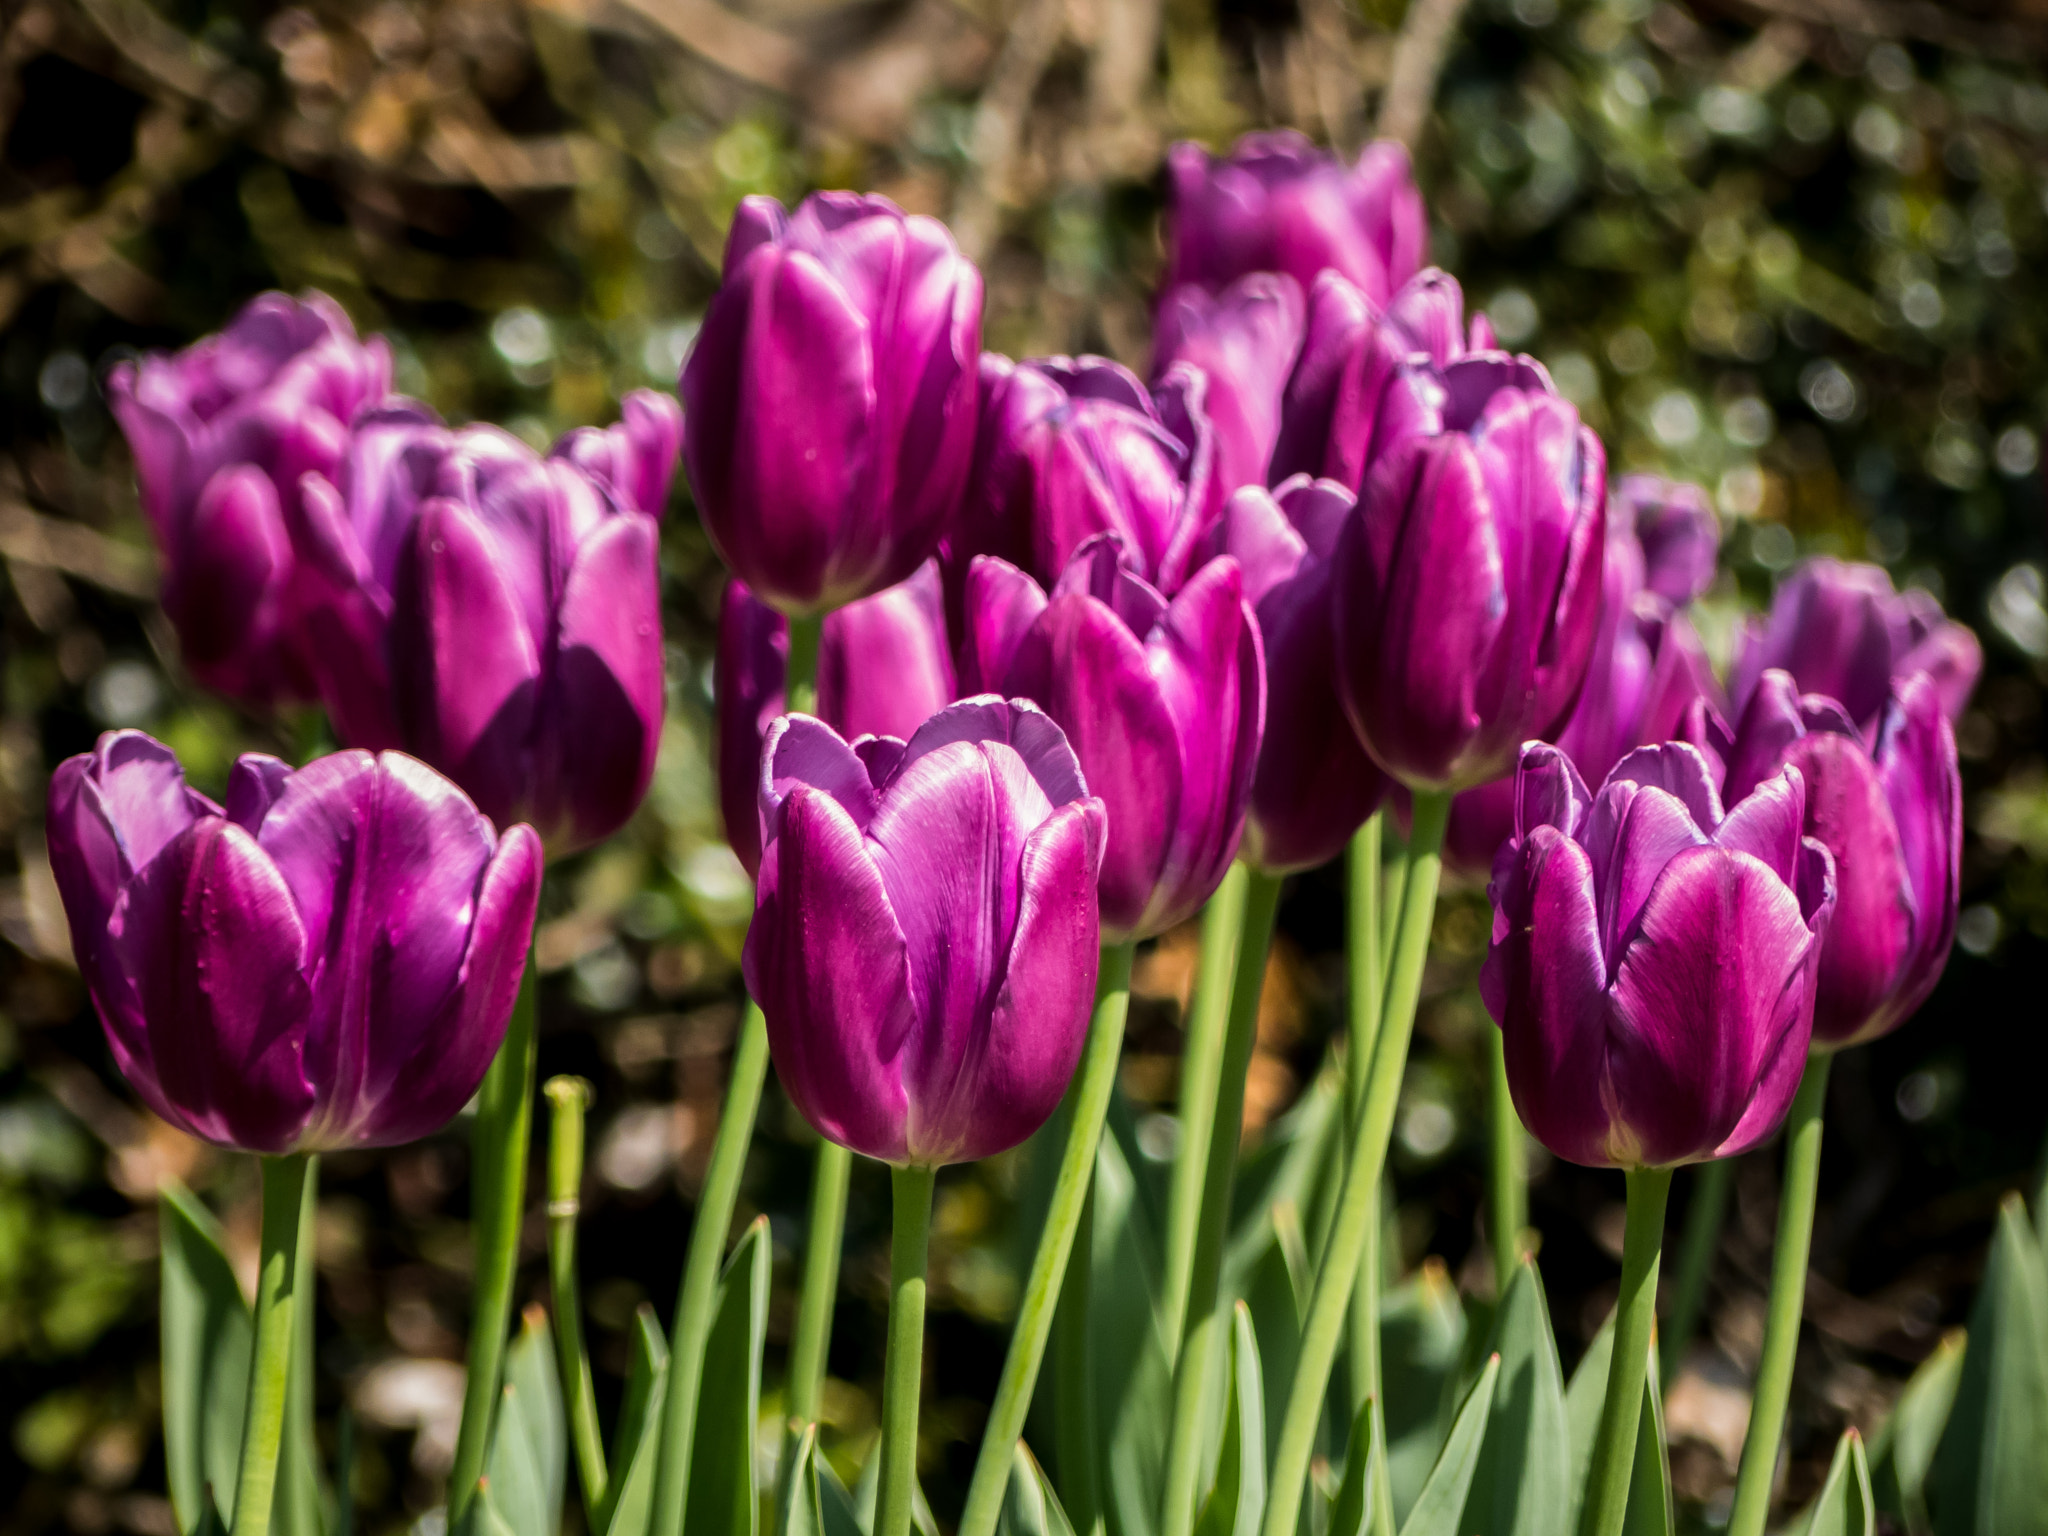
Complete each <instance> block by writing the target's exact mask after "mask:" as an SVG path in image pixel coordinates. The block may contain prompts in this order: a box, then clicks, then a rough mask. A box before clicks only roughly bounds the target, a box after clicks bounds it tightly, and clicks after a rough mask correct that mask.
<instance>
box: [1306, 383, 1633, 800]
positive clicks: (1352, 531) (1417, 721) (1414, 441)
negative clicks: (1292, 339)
mask: <svg viewBox="0 0 2048 1536" xmlns="http://www.w3.org/2000/svg"><path fill="white" fill-rule="evenodd" d="M1439 377H1440V379H1441V387H1440V391H1439V398H1438V400H1437V402H1436V403H1435V404H1434V405H1433V406H1432V407H1431V410H1430V412H1429V413H1428V414H1427V415H1426V416H1425V417H1424V418H1423V419H1422V420H1421V421H1420V422H1419V423H1418V428H1419V429H1418V430H1417V431H1415V432H1413V433H1410V434H1407V435H1404V436H1403V437H1401V438H1400V440H1399V441H1398V442H1396V443H1395V444H1394V445H1393V446H1392V447H1391V448H1390V449H1389V450H1388V451H1387V453H1386V454H1384V455H1383V456H1381V457H1380V458H1379V460H1378V461H1377V462H1375V463H1374V464H1373V465H1372V467H1371V468H1370V469H1369V471H1368V472H1367V475H1366V481H1365V488H1364V490H1363V492H1362V493H1361V494H1360V496H1359V501H1358V509H1357V511H1356V512H1355V513H1354V514H1353V515H1352V517H1351V518H1350V519H1349V521H1347V522H1346V524H1345V527H1344V534H1343V538H1342V539H1341V541H1340V542H1339V545H1338V548H1337V554H1336V558H1335V561H1334V563H1333V569H1334V576H1333V580H1334V581H1335V583H1336V592H1337V599H1336V628H1337V651H1336V654H1337V676H1338V687H1339V689H1340V691H1341V693H1342V695H1343V698H1344V708H1345V711H1346V713H1347V714H1349V715H1350V717H1351V723H1352V725H1353V726H1354V727H1356V728H1357V730H1358V733H1359V735H1360V737H1361V738H1362V739H1363V740H1364V742H1365V744H1366V749H1367V750H1368V751H1370V752H1371V753H1372V755H1373V757H1374V758H1375V759H1377V760H1378V762H1379V763H1380V765H1381V766H1382V767H1383V768H1385V769H1386V770H1387V771H1388V772H1389V773H1391V774H1392V775H1393V776H1394V777H1395V778H1397V779H1399V780H1400V781H1401V782H1403V783H1404V784H1406V785H1408V786H1409V787H1410V788H1412V789H1438V790H1442V789H1451V790H1457V789H1469V788H1471V787H1472V786H1473V785H1475V784H1483V783H1485V782H1486V781H1487V780H1488V779H1493V778H1498V777H1499V776H1500V775H1501V774H1502V773H1504V772H1506V771H1507V769H1508V766H1509V765H1510V764H1511V763H1513V762H1514V760H1515V752H1516V749H1517V747H1518V746H1519V745H1520V744H1521V743H1522V742H1524V741H1527V740H1529V739H1531V738H1532V737H1540V736H1545V735H1548V734H1549V733H1550V732H1552V731H1554V730H1555V729H1556V728H1557V727H1558V725H1559V724H1560V723H1561V721H1562V720H1563V718H1564V716H1565V715H1566V713H1567V712H1568V711H1569V710H1570V709H1571V707H1572V705H1573V704H1574V703H1575V702H1576V700H1577V698H1578V694H1579V688H1580V685H1581V683H1582V682H1583V681H1584V679H1585V675H1586V667H1587V664H1588V662H1589V660H1590V659H1591V656H1592V652H1593V645H1594V641H1595V639H1596V638H1597V634H1598V625H1599V614H1600V598H1601V569H1602V564H1603V561H1602V558H1601V555H1602V545H1603V543H1604V540H1605V528H1606V511H1605V502H1606V456H1605V453H1604V452H1603V450H1602V448H1601V446H1600V440H1599V438H1597V437H1595V436H1594V435H1593V433H1592V432H1590V431H1589V430H1587V429H1586V428H1585V427H1583V426H1581V425H1580V423H1579V413H1578V412H1577V411H1576V410H1574V409H1573V408H1572V406H1571V404H1570V402H1568V401H1566V400H1565V399H1564V398H1563V397H1562V396H1561V395H1559V394H1558V393H1557V392H1556V391H1555V390H1554V389H1552V388H1551V385H1550V378H1549V375H1548V374H1546V373H1545V372H1544V371H1543V369H1542V367H1541V365H1540V364H1537V363H1535V362H1533V361H1531V360H1529V359H1527V358H1521V359H1516V358H1509V357H1506V356H1503V355H1501V354H1499V353H1487V354H1481V355H1478V356H1474V357H1468V358H1466V359H1464V360H1463V361H1460V362H1455V363H1452V364H1451V365H1450V366H1449V367H1448V368H1445V369H1443V370H1442V371H1441V374H1440V376H1439Z"/></svg>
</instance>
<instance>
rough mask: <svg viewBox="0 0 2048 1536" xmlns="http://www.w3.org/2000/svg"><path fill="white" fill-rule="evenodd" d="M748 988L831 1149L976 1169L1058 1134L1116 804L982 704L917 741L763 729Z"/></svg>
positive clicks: (933, 722)
mask: <svg viewBox="0 0 2048 1536" xmlns="http://www.w3.org/2000/svg"><path fill="white" fill-rule="evenodd" d="M760 816H761V837H762V855H761V879H760V885H759V895H758V905H757V907H756V909H755V914H754V925H753V928H752V929H751V930H750V931H749V932H748V934H747V947H746V955H745V970H746V977H747V990H748V991H749V992H750V993H751V994H752V995H753V996H754V997H755V998H757V999H758V1000H759V1001H760V1004H761V1011H762V1013H763V1014H764V1015H765V1016H766V1018H767V1023H768V1043H769V1048H770V1050H771V1052H772V1053H773V1055H774V1058H775V1075H776V1077H777V1079H778V1080H779V1081H780V1082H781V1083H782V1085H783V1087H784V1089H785V1090H786V1091H787V1092H788V1093H789V1096H790V1098H791V1099H793V1100H794V1101H795V1103H796V1106H797V1108H799V1109H800V1110H802V1111H803V1113H804V1117H805V1118H806V1119H808V1120H809V1121H810V1122H811V1124H812V1125H814V1126H816V1127H817V1129H818V1130H819V1132H820V1133H821V1134H823V1135H825V1136H828V1137H830V1138H831V1139H832V1140H833V1141H836V1142H838V1143H839V1144H840V1145H842V1146H846V1147H851V1148H852V1149H853V1150H854V1151H856V1152H862V1153H865V1154H867V1155H868V1156H869V1157H874V1158H880V1159H882V1160H883V1161H885V1162H890V1163H896V1164H899V1165H900V1164H927V1165H929V1164H936V1163H957V1162H970V1161H973V1160H974V1159H976V1158H982V1157H989V1156H992V1155H993V1154H995V1153H997V1152H1002V1151H1005V1150H1007V1149H1008V1148H1010V1147H1014V1146H1016V1145H1017V1144H1018V1143H1019V1142H1021V1141H1023V1140H1024V1139H1025V1138H1026V1137H1028V1136H1029V1135H1030V1134H1031V1133H1032V1132H1033V1131H1035V1130H1037V1129H1038V1127H1039V1126H1041V1125H1043V1124H1044V1123H1045V1120H1046V1118H1047V1117H1048V1116H1049V1115H1050V1114H1051V1113H1052V1111H1053V1108H1054V1106H1056V1105H1057V1104H1058V1103H1059V1101H1060V1095H1061V1094H1062V1093H1064V1092H1065V1091H1066V1086H1067V1079H1068V1078H1070V1077H1071V1076H1072V1075H1073V1072H1074V1066H1075V1064H1076V1063H1077V1062H1078V1061H1079V1060H1080V1056H1081V1045H1082V1042H1083V1040H1084V1039H1085V1038H1086V1035H1087V1031H1088V1017H1089V1012H1090V1009H1091V1006H1092V1004H1093V1001H1094V992H1095V970H1096V962H1097V955H1098V952H1099V951H1098V946H1099V941H1100V935H1099V933H1098V928H1097V918H1096V896H1095V887H1096V879H1097V875H1098V871H1099V869H1100V866H1101V862H1102V845H1103V835H1104V829H1103V810H1102V802H1101V801H1100V800H1097V799H1094V798H1092V797H1091V796H1090V795H1089V793H1088V788H1087V785H1086V784H1085V783H1084V782H1083V780H1082V777H1081V770H1080V766H1079V764H1078V763H1077V762H1076V761H1075V759H1074V753H1073V750H1072V749H1071V748H1070V747H1069V746H1068V745H1067V742H1066V738H1065V737H1064V736H1062V735H1061V734H1060V730H1059V727H1057V726H1056V725H1054V724H1053V723H1052V722H1051V721H1050V720H1048V719H1046V717H1045V716H1044V715H1042V714H1040V713H1039V712H1038V711H1037V710H1036V709H1033V708H1032V707H1031V706H1030V705H1028V704H1023V703H1005V702H1004V701H1003V700H1001V699H996V698H977V699H969V700H967V701H965V702H963V703H960V704H955V705H953V706H952V707H950V708H948V709H945V710H942V711H941V712H940V713H938V714H936V715H934V716H933V717H932V718H931V719H930V720H928V721H926V722H925V723H924V725H923V726H921V727H920V728H919V729H918V731H917V732H916V733H915V734H914V735H913V736H912V737H911V738H910V740H909V742H908V743H905V742H901V741H897V740H894V739H892V738H889V737H874V736H869V737H863V738H861V740H859V741H858V742H856V743H854V744H853V745H852V746H848V745H847V743H846V742H845V740H844V739H842V738H841V737H840V736H839V735H838V734H837V733H836V732H834V731H833V730H832V729H831V727H829V726H827V725H824V724H823V723H821V722H819V721H817V720H814V719H812V718H811V717H810V716H808V715H788V716H785V717H783V718H782V719H780V720H778V721H776V722H775V724H774V725H772V726H770V727H769V730H768V741H767V745H766V747H765V749H764V750H763V752H762V757H761V779H760Z"/></svg>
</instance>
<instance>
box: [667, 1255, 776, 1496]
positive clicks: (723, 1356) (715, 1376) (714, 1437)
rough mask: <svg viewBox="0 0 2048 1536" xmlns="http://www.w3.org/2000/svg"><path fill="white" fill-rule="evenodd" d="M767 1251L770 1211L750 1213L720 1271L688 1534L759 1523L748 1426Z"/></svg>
mask: <svg viewBox="0 0 2048 1536" xmlns="http://www.w3.org/2000/svg"><path fill="white" fill-rule="evenodd" d="M771 1258H772V1254H771V1252H770V1250H769V1245H768V1218H767V1217H765V1216H760V1217H756V1218H755V1220H754V1224H753V1225H752V1226H750V1227H748V1228H747V1232H746V1236H744V1237H742V1238H741V1239H740V1240H739V1243H738V1245H737V1246H736V1247H735V1248H734V1249H733V1253H732V1257H731V1258H730V1259H728V1260H727V1261H726V1265H725V1273H724V1274H722V1275H720V1276H719V1279H718V1295H717V1299H716V1301H715V1302H714V1303H713V1310H712V1314H711V1336H710V1340H709V1342H708V1343H707V1344H706V1345H705V1349H704V1377H703V1385H702V1386H701V1387H700V1388H699V1389H698V1390H699V1397H698V1403H697V1443H696V1444H695V1445H694V1446H693V1447H691V1455H690V1503H689V1507H688V1510H687V1511H686V1515H685V1525H684V1530H685V1531H686V1532H687V1533H688V1536H754V1532H755V1530H756V1528H757V1526H758V1525H759V1523H760V1495H759V1490H758V1489H757V1488H756V1487H755V1486H754V1431H755V1426H756V1424H757V1423H758V1422H759V1420H760V1417H761V1351H762V1349H763V1347H764V1346H765V1345H766V1344H767V1341H768V1281H769V1263H770V1260H771Z"/></svg>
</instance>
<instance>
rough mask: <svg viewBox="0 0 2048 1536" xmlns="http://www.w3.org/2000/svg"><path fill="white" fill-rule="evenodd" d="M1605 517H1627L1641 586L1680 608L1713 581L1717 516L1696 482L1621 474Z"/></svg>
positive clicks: (1718, 534)
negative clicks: (1638, 559)
mask: <svg viewBox="0 0 2048 1536" xmlns="http://www.w3.org/2000/svg"><path fill="white" fill-rule="evenodd" d="M1608 518H1609V520H1610V521H1613V522H1621V521H1625V523H1626V526H1627V528H1628V530H1629V534H1630V537H1631V538H1632V539H1633V541H1634V543H1635V546H1636V548H1637V549H1638V550H1639V551H1640V552H1641V560H1642V567H1643V570H1642V586H1643V589H1644V590H1645V591H1648V592H1653V593H1655V594H1656V595H1657V596H1658V597H1661V598H1663V599H1664V601H1665V602H1667V603H1670V604H1672V605H1673V606H1674V607H1681V608H1682V607H1684V606H1685V605H1686V604H1687V603H1689V602H1691V601H1692V600H1693V599H1694V598H1696V597H1698V596H1699V595H1700V594H1701V593H1703V592H1705V591H1706V590H1707V588H1708V587H1710V586H1712V585H1713V584H1714V571H1715V569H1716V565H1717V562H1718V561H1719V560H1720V558H1721V520H1720V519H1719V518H1717V517H1716V516H1715V515H1714V507H1713V503H1712V502H1710V501H1709V500H1708V499H1707V493H1706V492H1705V491H1703V490H1701V489H1700V488H1699V487H1698V486H1696V485H1692V484H1689V483H1687V482H1685V481H1683V480H1666V479H1665V478H1664V477H1663V476H1662V475H1647V474H1633V475H1623V476H1622V477H1621V483H1620V484H1619V485H1617V486H1615V488H1614V503H1613V505H1612V506H1611V507H1610V508H1609V509H1608ZM1658 739H1659V740H1662V739H1664V738H1662V737H1659V738H1658ZM1573 761H1575V762H1576V761H1577V759H1576V758H1574V759H1573Z"/></svg>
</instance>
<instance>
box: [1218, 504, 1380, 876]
mask: <svg viewBox="0 0 2048 1536" xmlns="http://www.w3.org/2000/svg"><path fill="white" fill-rule="evenodd" d="M1352 506H1353V501H1352V498H1351V493H1350V492H1349V491H1347V490H1345V489H1344V487H1343V486H1341V485H1338V484H1337V483H1336V482H1335V481H1331V480H1310V479H1309V478H1308V477H1307V476H1305V475H1297V476H1296V477H1295V478H1294V479H1292V480H1289V481H1288V482H1287V483H1286V484H1285V485H1283V486H1281V487H1280V488H1279V489H1278V490H1277V491H1273V492H1270V493H1269V492H1267V491H1266V490H1264V489H1263V488H1261V487H1258V486H1246V487H1245V488H1243V489H1242V490H1240V491H1238V492H1237V494H1236V495H1234V496H1232V497H1231V498H1230V502H1229V504H1228V505H1227V506H1226V507H1225V508H1224V512H1223V523H1222V526H1221V528H1220V529H1219V532H1220V534H1221V537H1220V539H1219V541H1218V542H1219V545H1220V547H1221V550H1222V552H1223V553H1226V554H1229V555H1231V556H1233V557H1235V559H1236V560H1237V563H1238V566H1239V568H1240V569H1242V571H1243V572H1244V595H1245V598H1246V600H1247V601H1249V602H1250V603H1252V605H1253V606H1254V608H1255V609H1256V611H1257V613H1258V618H1259V633H1260V637H1261V639H1262V640H1263V642H1264V646H1265V655H1266V731H1265V738H1264V740H1263V741H1262V742H1261V744H1260V746H1259V764H1258V769H1257V771H1256V772H1255V773H1254V775H1253V777H1252V796H1251V806H1250V810H1249V814H1248V815H1247V816H1246V817H1245V827H1244V849H1243V852H1244V857H1245V859H1246V861H1247V862H1248V863H1250V864H1253V865H1255V866H1256V867H1258V868H1260V869H1263V870H1267V871H1270V872H1273V873H1282V872H1285V871H1288V870H1295V869H1311V868H1313V867H1314V866H1316V865H1318V864H1322V863H1324V862H1326V861H1328V860H1329V859H1332V858H1334V857H1336V855H1337V854H1338V853H1340V852H1341V851H1343V848H1344V845H1345V843H1347V842H1348V841H1349V840H1350V838H1351V834H1352V833H1354V832H1356V831H1357V830H1358V829H1359V828H1360V827H1361V826H1363V825H1364V824H1365V819H1366V817H1368V816H1370V815H1371V814H1372V813H1373V811H1374V809H1375V808H1377V807H1378V805H1379V803H1380V801H1381V800H1382V799H1384V798H1385V796H1386V792H1387V778H1386V775H1385V774H1383V773H1382V772H1380V769H1379V765H1378V764H1376V763H1375V762H1373V760H1372V759H1371V758H1370V757H1368V756H1366V753H1365V748H1364V747H1362V746H1360V745H1359V742H1358V734H1357V732H1355V731H1353V730H1352V729H1351V723H1350V722H1349V721H1348V720H1346V719H1345V718H1344V709H1343V706H1342V705H1341V704H1340V703H1339V702H1338V699H1337V686H1336V678H1335V676H1334V674H1333V673H1332V670H1331V665H1330V660H1331V652H1332V650H1333V649H1334V647H1335V644H1336V641H1335V638H1334V635H1333V631H1332V628H1331V612H1330V557H1331V556H1332V555H1333V554H1334V553H1335V552H1336V548H1337V539H1338V536H1339V535H1340V534H1341V533H1342V532H1343V527H1344V520H1345V518H1346V517H1348V516H1349V515H1350V513H1351V509H1352Z"/></svg>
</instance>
